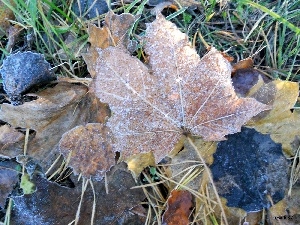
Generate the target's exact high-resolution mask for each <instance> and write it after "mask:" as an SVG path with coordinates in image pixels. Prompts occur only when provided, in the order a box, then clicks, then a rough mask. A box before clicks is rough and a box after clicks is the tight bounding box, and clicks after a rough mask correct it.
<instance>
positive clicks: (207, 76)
mask: <svg viewBox="0 0 300 225" xmlns="http://www.w3.org/2000/svg"><path fill="white" fill-rule="evenodd" d="M144 48H145V52H146V54H147V55H148V56H149V65H148V66H146V65H144V64H143V63H142V62H141V61H140V60H138V59H137V58H135V57H133V56H130V54H129V53H128V52H127V50H125V49H124V48H123V47H122V46H121V47H108V48H106V49H104V50H102V49H99V50H98V53H99V57H98V59H97V64H96V65H97V66H96V68H95V71H96V74H97V75H96V77H95V78H94V81H93V83H92V84H91V90H92V91H93V92H95V94H96V95H97V96H98V97H99V99H100V100H101V101H102V102H105V103H108V104H109V106H110V108H111V110H112V116H111V118H109V120H108V123H107V126H108V127H109V128H110V129H111V130H112V133H113V135H114V137H115V141H114V143H113V147H114V149H115V151H120V152H122V154H123V156H124V157H125V158H126V157H128V156H130V155H132V154H136V153H140V152H149V151H153V152H154V155H155V158H156V161H160V160H161V159H162V158H163V157H164V156H165V155H166V154H167V152H169V151H170V150H172V148H173V147H174V146H175V144H176V143H177V142H178V140H179V139H180V138H181V137H182V135H183V134H186V133H190V134H192V135H197V136H201V137H203V138H204V140H207V141H210V140H215V141H218V140H224V136H225V135H227V134H232V133H236V132H239V131H240V129H241V126H242V125H243V124H245V123H246V122H247V121H248V120H249V119H250V118H251V117H253V116H254V115H256V114H258V113H259V112H261V111H263V110H266V109H268V107H267V106H266V105H264V104H262V103H259V102H257V101H256V100H254V99H252V98H238V97H237V95H236V93H235V92H234V88H233V87H232V84H231V79H230V75H231V69H232V68H231V65H230V63H229V62H228V61H227V60H226V59H225V58H224V57H223V56H222V54H221V53H220V52H219V51H217V50H216V49H214V48H212V49H211V50H210V51H209V52H208V53H207V54H206V55H205V56H204V57H203V58H202V59H200V57H199V56H198V55H197V53H196V51H195V50H194V49H193V48H192V47H191V45H190V43H189V42H188V38H187V36H186V35H185V34H183V33H181V32H180V31H179V30H178V28H176V26H175V25H174V24H172V23H171V22H168V21H167V20H165V18H164V17H163V16H161V15H160V16H158V17H157V19H156V20H155V21H154V22H153V23H151V24H148V26H147V30H146V38H145V46H144Z"/></svg>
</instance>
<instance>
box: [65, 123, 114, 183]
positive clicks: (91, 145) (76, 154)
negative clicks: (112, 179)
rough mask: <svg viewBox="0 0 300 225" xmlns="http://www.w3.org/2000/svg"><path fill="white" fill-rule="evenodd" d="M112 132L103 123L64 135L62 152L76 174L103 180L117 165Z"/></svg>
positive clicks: (79, 127) (89, 125) (90, 124)
mask: <svg viewBox="0 0 300 225" xmlns="http://www.w3.org/2000/svg"><path fill="white" fill-rule="evenodd" d="M110 143H111V137H110V131H109V129H108V128H107V127H105V126H104V125H103V124H101V123H88V124H86V125H85V126H82V125H81V126H77V127H75V128H73V129H72V130H70V131H68V132H66V133H64V135H63V136H62V139H61V140H60V142H59V149H60V152H61V153H62V154H63V156H64V157H65V159H67V158H70V161H69V165H70V166H72V167H73V169H74V171H75V173H76V174H79V173H81V174H82V175H83V176H85V177H87V178H89V177H90V176H93V177H95V178H96V179H98V180H101V179H102V178H103V177H104V174H105V172H106V171H108V170H109V169H110V167H112V166H113V165H114V164H115V154H114V152H113V151H112V147H111V145H110Z"/></svg>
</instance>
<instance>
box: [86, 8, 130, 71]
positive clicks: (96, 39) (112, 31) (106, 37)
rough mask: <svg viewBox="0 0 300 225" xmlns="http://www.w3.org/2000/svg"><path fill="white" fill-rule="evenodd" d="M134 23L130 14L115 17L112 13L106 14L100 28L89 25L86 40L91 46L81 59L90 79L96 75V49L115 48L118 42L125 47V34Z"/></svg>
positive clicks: (126, 39)
mask: <svg viewBox="0 0 300 225" xmlns="http://www.w3.org/2000/svg"><path fill="white" fill-rule="evenodd" d="M134 21H135V17H134V16H133V15H131V14H128V13H123V14H121V15H116V14H114V13H113V12H109V13H107V14H106V17H105V25H104V26H103V27H102V28H99V27H97V26H95V25H94V24H90V25H89V28H88V33H89V39H88V40H89V42H90V44H91V46H90V48H89V52H88V53H86V54H83V57H84V60H85V62H86V64H87V66H88V70H89V72H90V74H91V76H92V77H94V76H95V75H96V72H95V62H96V60H97V58H98V52H97V48H102V49H105V48H107V47H108V46H116V45H117V44H120V42H121V43H123V44H125V45H126V44H127V42H128V37H127V35H126V33H127V31H128V29H129V28H130V26H132V24H133V23H134Z"/></svg>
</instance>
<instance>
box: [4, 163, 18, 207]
mask: <svg viewBox="0 0 300 225" xmlns="http://www.w3.org/2000/svg"><path fill="white" fill-rule="evenodd" d="M18 169H21V167H19V164H17V163H16V162H15V161H10V160H3V159H1V158H0V211H1V208H2V209H4V208H5V202H6V198H7V197H8V196H9V195H10V193H11V192H12V190H13V189H14V186H15V185H16V184H17V182H18V181H19V173H20V171H18Z"/></svg>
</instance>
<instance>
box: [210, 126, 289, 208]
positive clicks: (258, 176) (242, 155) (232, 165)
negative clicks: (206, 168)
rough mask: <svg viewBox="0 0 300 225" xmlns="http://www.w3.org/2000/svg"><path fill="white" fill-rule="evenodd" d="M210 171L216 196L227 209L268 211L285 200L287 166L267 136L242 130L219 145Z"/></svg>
mask: <svg viewBox="0 0 300 225" xmlns="http://www.w3.org/2000/svg"><path fill="white" fill-rule="evenodd" d="M210 168H211V171H212V174H213V179H214V182H215V185H216V186H217V189H218V193H219V194H220V195H221V196H223V197H225V198H226V199H227V201H228V202H227V205H228V206H230V207H238V208H242V209H244V210H245V211H247V212H251V211H259V210H262V209H263V208H269V207H270V206H271V202H270V200H269V199H268V197H267V196H268V195H269V196H270V197H271V199H272V201H273V203H274V204H275V203H277V202H278V201H280V200H281V199H283V197H284V193H285V190H286V188H287V186H288V180H289V178H288V171H289V162H288V160H287V159H286V158H285V157H284V155H283V153H282V148H281V145H280V144H276V143H275V142H273V141H272V139H271V138H270V135H263V134H261V133H259V132H257V131H255V130H254V129H250V128H242V132H241V133H237V134H232V135H228V140H226V141H221V142H219V143H218V147H217V151H216V153H215V154H214V162H213V164H212V165H211V167H210Z"/></svg>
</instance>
